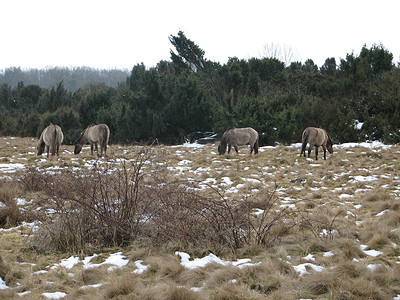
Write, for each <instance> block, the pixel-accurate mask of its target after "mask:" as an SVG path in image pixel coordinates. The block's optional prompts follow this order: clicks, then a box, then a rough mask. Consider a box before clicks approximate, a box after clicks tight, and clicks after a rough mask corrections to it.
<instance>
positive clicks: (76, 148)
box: [74, 142, 82, 154]
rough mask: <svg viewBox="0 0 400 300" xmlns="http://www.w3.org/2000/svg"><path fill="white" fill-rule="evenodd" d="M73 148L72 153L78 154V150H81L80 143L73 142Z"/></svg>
mask: <svg viewBox="0 0 400 300" xmlns="http://www.w3.org/2000/svg"><path fill="white" fill-rule="evenodd" d="M74 145H75V148H74V154H79V152H81V150H82V145H80V144H78V143H76V142H75V143H74Z"/></svg>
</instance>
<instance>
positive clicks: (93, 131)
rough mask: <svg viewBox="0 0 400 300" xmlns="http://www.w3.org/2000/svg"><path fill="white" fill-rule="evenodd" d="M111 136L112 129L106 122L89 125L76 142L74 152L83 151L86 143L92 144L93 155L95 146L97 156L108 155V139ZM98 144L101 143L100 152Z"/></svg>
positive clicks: (91, 151) (91, 152)
mask: <svg viewBox="0 0 400 300" xmlns="http://www.w3.org/2000/svg"><path fill="white" fill-rule="evenodd" d="M109 138H110V129H109V128H108V126H107V125H106V124H99V125H89V126H88V127H87V128H86V129H85V130H84V131H83V132H82V133H81V135H80V136H79V137H78V138H77V140H76V141H75V142H74V145H75V149H74V154H78V153H79V152H81V150H82V147H83V145H84V144H86V143H89V144H90V154H91V155H93V146H94V148H95V151H96V152H97V156H98V157H100V156H102V155H103V152H104V156H106V152H107V145H108V139H109ZM97 144H99V145H100V153H99V151H98V147H97Z"/></svg>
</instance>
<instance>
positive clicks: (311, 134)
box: [300, 127, 333, 160]
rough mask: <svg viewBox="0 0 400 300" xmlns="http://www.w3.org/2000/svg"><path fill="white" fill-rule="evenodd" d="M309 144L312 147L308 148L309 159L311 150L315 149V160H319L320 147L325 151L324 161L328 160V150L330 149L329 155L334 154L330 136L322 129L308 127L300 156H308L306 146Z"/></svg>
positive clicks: (302, 139) (304, 133)
mask: <svg viewBox="0 0 400 300" xmlns="http://www.w3.org/2000/svg"><path fill="white" fill-rule="evenodd" d="M307 143H308V144H309V145H310V146H309V148H308V157H310V153H311V148H312V147H315V159H316V160H317V159H318V147H320V146H322V149H324V159H326V150H327V149H328V151H329V153H331V154H332V153H333V149H332V146H333V142H332V139H331V137H330V136H329V134H328V133H327V132H326V131H325V130H324V129H322V128H315V127H307V128H306V129H305V130H304V131H303V135H302V138H301V144H302V145H301V152H300V156H301V155H302V154H303V153H304V156H306V146H307Z"/></svg>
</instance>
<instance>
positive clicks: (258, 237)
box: [21, 148, 297, 252]
mask: <svg viewBox="0 0 400 300" xmlns="http://www.w3.org/2000/svg"><path fill="white" fill-rule="evenodd" d="M149 149H150V148H143V149H142V150H141V151H139V152H138V153H137V154H136V156H135V158H134V159H133V160H127V159H125V158H124V157H118V160H114V164H112V163H109V164H107V165H105V166H95V167H94V168H93V169H92V170H88V171H82V170H80V171H79V172H74V171H70V172H66V173H63V174H62V173H61V174H41V173H36V171H33V172H34V173H35V174H34V176H33V175H32V174H29V172H28V173H27V175H26V176H27V179H26V178H23V177H22V178H21V181H22V182H31V181H32V180H31V178H32V177H35V180H37V182H40V183H41V184H43V185H42V189H43V191H44V192H45V193H46V195H47V199H46V203H47V204H48V205H50V207H49V208H51V209H52V210H53V211H54V212H55V213H54V218H53V219H52V220H51V221H50V222H46V223H45V224H44V225H43V226H41V230H40V231H39V232H38V233H37V238H36V239H35V240H36V246H37V247H38V248H42V250H45V249H46V248H53V249H56V250H60V251H79V250H84V249H86V248H87V247H89V245H90V247H115V246H124V245H127V244H129V243H131V242H132V241H134V240H136V239H147V240H148V239H150V241H152V243H154V244H155V245H163V244H167V243H173V244H176V245H181V246H187V245H192V246H194V247H198V248H206V249H211V248H214V249H215V248H216V247H226V248H228V249H230V250H231V251H233V252H235V251H237V249H239V248H241V247H243V246H251V245H260V246H267V247H269V246H271V245H273V244H274V243H276V242H278V241H279V239H280V238H281V237H283V236H285V235H286V234H287V233H288V231H289V230H290V228H292V227H293V226H295V225H296V224H297V220H296V213H295V211H293V210H291V209H288V208H282V209H280V210H276V207H275V205H276V201H277V199H276V198H275V197H274V193H270V194H267V196H265V198H263V199H251V198H250V197H247V198H246V199H244V200H236V199H230V198H227V197H225V195H224V194H223V193H222V192H221V191H219V190H216V189H214V188H212V187H210V186H209V187H207V188H206V189H205V190H204V189H200V188H199V186H198V183H196V182H193V181H188V180H185V181H180V180H177V179H176V178H174V177H170V176H168V172H167V169H166V167H165V166H164V169H161V167H159V165H158V164H156V162H155V161H154V160H155V158H154V157H155V156H154V154H153V153H152V152H151V151H150V150H149ZM147 164H150V165H152V168H153V166H154V168H153V169H152V170H146V169H145V168H144V166H145V165H147ZM40 177H43V178H42V179H40ZM255 204H256V205H258V206H259V207H261V208H262V209H263V211H262V213H261V214H259V215H257V216H256V215H255V214H254V213H253V211H254V205H255Z"/></svg>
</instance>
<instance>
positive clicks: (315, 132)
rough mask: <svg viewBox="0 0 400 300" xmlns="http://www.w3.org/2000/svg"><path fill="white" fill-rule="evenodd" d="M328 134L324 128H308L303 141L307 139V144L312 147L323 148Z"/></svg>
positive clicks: (305, 130) (304, 132)
mask: <svg viewBox="0 0 400 300" xmlns="http://www.w3.org/2000/svg"><path fill="white" fill-rule="evenodd" d="M327 136H328V134H327V133H326V131H325V130H324V129H322V128H317V127H307V128H306V129H304V131H303V135H302V139H303V141H304V139H305V138H307V142H308V143H309V144H310V145H311V144H312V145H313V146H314V145H318V146H321V145H322V144H323V143H324V141H325V140H326V139H327Z"/></svg>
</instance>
